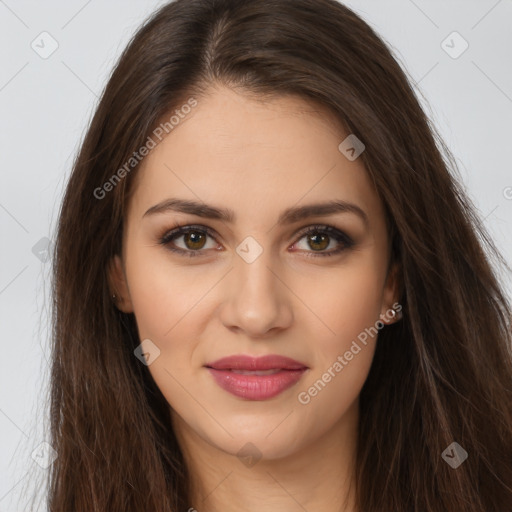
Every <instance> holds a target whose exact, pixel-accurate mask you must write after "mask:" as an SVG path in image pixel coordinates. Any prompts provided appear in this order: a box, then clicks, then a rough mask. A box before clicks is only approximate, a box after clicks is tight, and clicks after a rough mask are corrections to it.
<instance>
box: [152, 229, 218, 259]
mask: <svg viewBox="0 0 512 512" xmlns="http://www.w3.org/2000/svg"><path fill="white" fill-rule="evenodd" d="M208 239H211V241H210V246H209V247H208V245H207V244H208ZM160 244H162V245H163V246H165V247H166V248H167V249H168V250H170V251H172V252H174V253H176V254H179V255H183V256H201V255H204V253H206V252H207V251H206V250H207V249H215V248H216V247H217V245H216V243H215V237H214V235H213V232H211V231H210V230H209V229H207V228H206V227H204V228H202V227H201V228H199V227H195V226H178V227H177V228H176V229H174V230H172V231H170V232H169V233H167V234H166V235H164V236H163V237H162V238H160Z"/></svg>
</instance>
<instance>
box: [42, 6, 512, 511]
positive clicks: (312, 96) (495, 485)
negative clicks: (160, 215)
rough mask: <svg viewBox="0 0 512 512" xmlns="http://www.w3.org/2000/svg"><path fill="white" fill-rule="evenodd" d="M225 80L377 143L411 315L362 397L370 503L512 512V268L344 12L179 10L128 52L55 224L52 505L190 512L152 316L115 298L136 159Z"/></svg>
mask: <svg viewBox="0 0 512 512" xmlns="http://www.w3.org/2000/svg"><path fill="white" fill-rule="evenodd" d="M215 83H217V84H223V85H227V86H229V87H233V88H237V89H239V90H241V91H246V92H247V93H251V94H254V95H255V96H265V95H273V96H280V95H288V94H294V95H299V96H301V97H302V98H304V99H308V100H314V101H316V102H319V103H321V104H322V105H324V106H326V107H328V108H329V109H330V110H331V111H332V112H333V113H334V114H335V115H336V116H337V117H338V118H339V119H340V120H341V121H342V122H343V123H344V125H345V126H346V127H347V129H348V130H349V133H353V134H355V135H356V136H357V137H358V138H359V139H361V140H362V141H363V142H364V144H365V146H366V150H365V151H364V152H363V154H362V155H361V158H362V159H363V162H364V164H365V167H366V170H367V172H368V173H369V176H370V177H371V179H372V180H373V182H374V184H375V187H376V189H377V191H378V193H379V195H380V198H381V199H382V201H383V203H384V205H385V208H386V212H387V216H388V221H389V223H390V225H391V227H392V233H393V239H392V248H393V251H392V262H396V263H398V265H399V269H400V281H401V300H400V303H401V304H402V307H403V320H402V321H401V322H398V323H395V324H393V325H390V326H387V327H385V328H384V329H382V331H381V332H380V335H379V340H378V343H377V349H376V353H375V357H374V360H373V364H372V367H371V370H370V374H369V376H368V379H367V381H366V382H365V385H364V387H363V389H362V392H361V396H360V426H359V437H358V439H359V441H358V452H357V467H356V470H357V471H356V474H357V499H358V506H359V510H360V511H361V512H384V511H385V512H390V511H394V512H411V511H420V510H421V511H431V512H441V511H443V512H460V511H461V510H464V511H465V512H477V511H478V512H483V511H485V512H491V511H496V512H498V511H499V512H504V511H505V510H511V509H512V355H511V341H512V340H511V333H510V311H511V308H510V304H509V302H508V300H509V299H508V298H507V297H506V295H505V292H504V290H503V287H502V285H501V283H500V281H499V278H498V270H497V267H498V265H503V267H504V268H506V269H507V270H508V271H510V269H509V268H508V267H507V265H506V263H505V262H504V261H503V259H502V257H501V256H500V254H499V252H498V251H497V249H496V248H495V246H494V245H493V242H492V240H491V239H490V238H489V236H488V235H487V233H486V231H485V228H484V226H483V225H482V222H481V221H480V220H479V218H478V216H477V215H476V213H475V211H474V209H473V206H472V205H471V203H470V202H469V201H468V199H467V197H466V195H465V192H464V190H463V188H462V186H461V185H460V184H459V183H458V181H457V179H456V178H455V177H454V175H453V174H454V173H457V172H458V171H457V166H456V163H455V160H454V158H453V157H452V156H451V154H450V152H449V150H448V148H447V147H446V146H445V144H444V143H443V141H442V140H441V138H440V136H439V135H438V134H437V132H436V129H435V127H434V126H433V125H432V124H431V122H430V121H429V119H428V118H427V116H426V115H425V113H424V112H423V111H422V109H421V107H420V105H419V102H418V99H417V97H416V95H415V92H414V89H413V87H412V86H411V84H410V81H409V79H408V78H407V75H406V73H405V72H404V71H403V70H402V68H401V67H400V65H399V64H398V62H397V60H396V59H395V58H394V57H393V55H392V52H391V51H390V49H389V48H388V47H387V46H386V45H385V43H384V42H383V41H382V40H381V39H380V38H379V37H378V36H377V35H376V33H375V32H374V31H373V30H372V29H371V28H370V27H369V26H368V24H366V23H365V22H364V21H363V20H362V19H361V18H360V17H359V16H357V15H356V14H355V13H354V12H353V11H351V10H350V9H349V8H347V7H345V6H344V5H342V4H341V3H338V2H336V1H335V0H258V1H255V0H177V1H174V2H171V3H169V4H167V5H164V6H163V7H161V8H160V9H159V10H158V11H157V12H155V13H154V15H153V16H151V18H150V19H148V20H147V21H146V22H145V23H144V25H143V26H142V27H141V28H140V30H139V31H138V32H137V33H136V34H135V36H134V37H133V39H132V40H131V42H130V43H129V45H128V47H127V48H126V50H125V51H124V52H123V54H122V55H121V57H120V60H119V62H118V64H117V65H116V67H115V69H114V71H113V73H112V76H111V77H110V80H109V81H108V84H107V86H106V88H105V90H104V92H103V95H102V97H101V100H100V102H99V105H98V107H97V110H96V112H95V115H94V117H93V119H92V122H91V124H90V127H89V129H88V132H87V134H86V136H85V139H84V141H83V143H82V146H81V149H80V151H79V154H78V156H77V158H76V160H75V162H74V166H73V171H72V174H71V177H70V179H69V182H68V185H67V189H66V193H65V197H64V200H63V204H62V209H61V212H60V218H59V224H58V233H57V238H56V246H55V257H54V266H53V298H54V300H53V331H52V341H53V344H52V349H53V350H52V370H51V371H52V373H51V395H50V399H51V402H50V405H51V410H50V423H51V424H50V433H51V445H52V446H53V448H54V449H55V450H56V451H57V453H58V457H57V459H56V460H55V462H54V463H53V465H52V466H51V469H50V471H49V480H48V485H49V495H48V506H49V510H50V511H51V512H68V511H74V512H81V511H83V512H107V511H108V512H110V511H116V512H117V511H130V512H136V511H140V512H142V511H144V512H147V511H150V510H151V511H159V512H160V511H162V512H163V511H165V510H168V511H178V510H187V509H188V508H189V507H191V506H192V505H193V504H191V503H190V502H189V499H188V496H187V491H186V489H187V484H188V482H189V477H190V475H189V474H188V473H187V469H186V467H185V464H184V460H183V457H182V454H181V451H180V447H179V445H178V443H177V441H176V438H175V436H174V434H173V432H172V429H171V422H170V415H169V407H168V404H167V402H166V400H165V399H164V397H163V395H162V394H161V392H160V391H159V389H158V388H157V386H156V385H155V383H154V381H153V380H152V378H151V376H150V374H149V371H148V369H147V367H145V366H144V365H142V364H141V363H140V361H139V360H138V359H137V358H136V357H135V356H134V354H133V350H134V349H135V347H136V346H137V345H138V344H139V343H140V340H139V339H138V334H137V329H136V323H135V318H134V316H133V315H132V314H125V313H121V312H119V311H118V310H117V308H116V307H115V305H114V304H113V302H112V299H111V290H110V288H109V283H108V266H109V262H110V259H111V257H112V256H113V255H114V254H116V253H119V251H120V248H121V236H122V230H123V217H124V214H125V209H126V203H127V199H128V197H129V194H130V183H132V181H133V177H134V175H135V174H136V171H137V167H138V166H137V165H133V166H132V167H128V168H126V167H125V172H124V173H121V174H122V176H120V175H119V173H118V174H117V176H118V177H120V179H119V180H117V179H116V180H115V182H113V181H112V176H113V175H114V174H115V173H116V172H117V171H118V169H121V168H123V166H125V165H126V162H127V161H129V160H130V158H131V156H132V155H133V153H134V152H136V151H137V150H138V149H139V148H140V147H142V146H144V145H145V143H146V142H147V138H148V137H149V136H151V134H152V133H153V131H154V129H155V127H157V126H158V124H159V123H160V122H161V120H162V118H164V117H165V116H166V115H171V114H168V113H169V112H172V111H174V110H175V109H178V108H180V106H181V105H183V104H185V103H186V102H187V99H188V98H191V97H193V98H195V100H196V101H199V102H200V101H201V97H202V95H204V93H205V91H207V90H208V88H209V87H210V86H211V85H212V84H215ZM340 142H341V141H340ZM109 180H110V181H109ZM107 182H109V183H111V186H107V187H105V186H104V184H105V183H107ZM99 188H100V189H101V190H102V192H101V193H99V192H98V189H99ZM453 442H457V443H458V444H459V445H460V446H462V447H463V448H464V449H465V450H466V451H467V453H468V459H467V460H466V461H465V462H464V463H462V464H461V465H460V466H459V467H457V468H456V469H455V468H453V467H451V466H450V465H449V464H448V463H447V462H445V460H443V457H442V453H443V452H444V451H445V449H446V448H447V447H449V446H450V445H451V443H453ZM262 499H264V498H262Z"/></svg>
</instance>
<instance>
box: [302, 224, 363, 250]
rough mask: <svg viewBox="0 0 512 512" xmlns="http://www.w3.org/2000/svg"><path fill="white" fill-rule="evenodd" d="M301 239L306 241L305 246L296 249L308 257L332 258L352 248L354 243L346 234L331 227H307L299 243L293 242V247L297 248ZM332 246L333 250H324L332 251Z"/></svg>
mask: <svg viewBox="0 0 512 512" xmlns="http://www.w3.org/2000/svg"><path fill="white" fill-rule="evenodd" d="M303 238H305V239H306V242H305V244H304V245H305V246H303V247H298V248H299V249H301V250H305V251H307V252H308V254H307V255H308V257H318V256H320V257H323V256H334V255H335V254H339V253H341V252H342V251H344V250H346V249H350V248H351V247H353V246H354V241H353V240H352V239H351V238H350V237H349V236H348V235H347V234H346V233H343V231H340V230H339V229H336V228H333V227H332V226H324V225H316V226H310V227H308V228H307V229H306V230H305V231H303V232H302V233H301V238H300V239H299V242H295V244H294V246H297V245H298V244H299V243H300V240H302V239H303ZM333 246H334V247H335V248H334V249H333V250H330V251H326V250H325V249H327V248H329V247H331V249H332V247H333ZM315 253H317V254H315Z"/></svg>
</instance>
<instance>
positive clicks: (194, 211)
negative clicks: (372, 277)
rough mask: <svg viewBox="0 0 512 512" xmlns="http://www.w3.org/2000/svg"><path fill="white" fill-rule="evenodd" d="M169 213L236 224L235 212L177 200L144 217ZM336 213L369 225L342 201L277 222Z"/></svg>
mask: <svg viewBox="0 0 512 512" xmlns="http://www.w3.org/2000/svg"><path fill="white" fill-rule="evenodd" d="M169 211H174V212H178V213H188V214H191V215H196V216H198V217H204V218H207V219H217V220H221V221H224V222H229V223H232V222H234V221H235V219H236V215H235V212H234V211H233V210H230V209H228V208H217V207H215V206H211V205H208V204H206V203H200V202H196V201H191V200H184V199H176V198H170V199H165V200H164V201H162V202H160V203H158V204H155V205H154V206H152V207H151V208H149V209H148V210H147V211H146V213H144V215H143V217H147V216H150V215H155V214H159V213H166V212H169ZM336 213H353V214H355V215H357V216H359V217H360V218H361V220H362V221H363V222H364V224H365V226H366V227H368V225H369V223H368V216H367V215H366V213H365V211H364V210H363V209H362V208H360V207H359V206H357V205H356V204H354V203H349V202H347V201H341V200H333V201H329V202H326V203H316V204H309V205H304V206H293V207H290V208H287V209H286V210H284V211H283V212H282V213H281V215H280V216H279V219H278V221H277V222H278V224H293V223H294V222H298V221H300V220H304V219H307V218H309V217H320V216H324V215H334V214H336Z"/></svg>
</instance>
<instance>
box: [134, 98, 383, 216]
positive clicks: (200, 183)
mask: <svg viewBox="0 0 512 512" xmlns="http://www.w3.org/2000/svg"><path fill="white" fill-rule="evenodd" d="M197 102H198V103H197V106H196V107H195V108H194V109H193V110H192V112H190V113H189V114H187V115H186V116H184V118H183V119H182V120H180V123H179V125H178V126H176V127H175V128H174V129H173V130H172V131H171V132H170V134H169V135H167V136H166V137H165V138H164V139H163V140H162V142H160V143H159V144H158V145H157V146H156V147H155V148H154V149H153V150H151V152H150V153H149V154H148V156H146V157H145V159H144V161H143V162H142V164H141V166H140V169H139V170H138V171H137V174H136V176H135V177H134V178H135V181H134V184H133V186H134V194H133V201H132V202H133V205H132V208H131V209H132V210H133V209H136V210H138V211H140V210H141V209H142V208H146V209H147V208H148V207H150V206H151V205H152V204H155V203H157V202H159V201H161V200H162V199H165V198H166V197H170V196H173V197H176V196H179V197H183V198H189V199H194V200H200V201H204V202H206V203H215V204H218V205H221V204H222V205H229V207H230V208H231V209H233V210H235V211H238V210H240V211H242V212H243V211H244V210H247V209H248V208H250V209H251V211H252V212H253V213H254V211H255V210H254V209H255V208H259V212H260V215H263V212H269V213H270V210H275V211H276V212H277V211H280V210H281V209H282V208H281V206H290V205H291V204H295V203H298V202H305V203H307V202H312V201H316V200H321V199H326V198H328V199H345V200H349V199H350V200H351V201H358V202H359V204H360V206H361V207H363V208H366V209H367V210H370V211H369V214H370V215H371V213H372V212H371V210H374V213H375V214H379V213H381V210H380V206H379V205H378V204H375V203H378V198H377V195H376V191H375V190H374V189H373V186H372V184H371V182H370V180H369V177H368V175H367V173H366V171H365V168H364V165H363V163H362V159H360V158H358V159H356V160H354V161H350V160H348V159H347V158H346V157H345V156H344V155H343V154H342V153H341V152H340V150H339V149H338V146H339V144H340V143H341V142H342V141H343V140H344V139H345V138H346V137H347V135H349V133H348V132H347V131H346V130H345V129H344V127H343V125H342V123H341V122H340V121H339V120H338V119H337V118H336V116H335V115H334V114H333V113H332V112H330V111H329V110H328V109H327V108H325V107H323V106H322V105H319V104H316V103H315V102H312V101H306V100H304V99H302V98H300V97H297V96H285V97H274V98H264V97H260V98H258V97H255V96H253V95H248V94H244V93H240V92H235V91H233V90H231V89H227V88H217V89H213V90H211V91H209V93H208V94H207V95H206V96H201V97H198V98H197ZM169 117H170V116H169ZM327 196H328V197H327ZM142 213H143V212H142Z"/></svg>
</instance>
